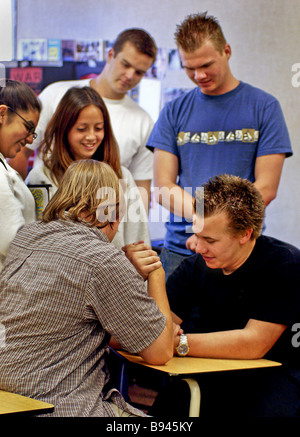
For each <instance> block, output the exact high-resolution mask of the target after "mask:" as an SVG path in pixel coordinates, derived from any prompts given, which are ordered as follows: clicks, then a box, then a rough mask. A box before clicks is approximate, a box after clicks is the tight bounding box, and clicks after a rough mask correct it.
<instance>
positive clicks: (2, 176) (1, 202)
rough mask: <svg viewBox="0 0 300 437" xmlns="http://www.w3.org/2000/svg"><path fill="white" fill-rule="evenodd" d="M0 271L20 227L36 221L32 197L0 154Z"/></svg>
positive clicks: (21, 180)
mask: <svg viewBox="0 0 300 437" xmlns="http://www.w3.org/2000/svg"><path fill="white" fill-rule="evenodd" d="M0 160H1V161H2V162H0V271H1V269H2V266H3V263H4V260H5V258H6V254H7V251H8V249H9V246H10V243H11V242H12V240H13V239H14V238H15V235H16V233H17V231H18V230H19V229H20V228H21V226H23V225H25V224H27V223H31V222H33V221H34V220H35V219H36V215H35V202H34V198H33V195H32V194H31V192H30V190H29V189H28V188H27V186H26V185H25V183H24V181H23V179H22V178H21V176H20V175H19V173H17V172H16V171H15V170H14V169H13V168H11V167H10V166H9V165H8V164H7V162H6V160H5V158H4V156H3V155H2V154H1V153H0Z"/></svg>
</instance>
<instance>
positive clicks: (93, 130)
mask: <svg viewBox="0 0 300 437" xmlns="http://www.w3.org/2000/svg"><path fill="white" fill-rule="evenodd" d="M104 135H105V131H104V119H103V114H102V111H101V110H100V109H99V108H98V107H97V106H95V105H89V106H86V107H85V108H83V109H82V110H81V111H80V113H79V116H78V118H77V120H76V122H75V124H74V126H73V127H72V128H71V129H70V132H69V134H68V141H69V145H70V151H71V153H72V155H73V156H74V159H75V160H79V159H91V158H92V157H93V155H94V154H95V152H96V150H97V149H98V147H99V146H100V145H101V143H102V141H103V138H104Z"/></svg>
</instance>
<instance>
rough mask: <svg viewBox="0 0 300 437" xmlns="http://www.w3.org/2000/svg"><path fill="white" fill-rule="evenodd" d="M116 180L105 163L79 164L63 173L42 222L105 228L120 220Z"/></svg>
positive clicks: (88, 162)
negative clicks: (78, 222) (80, 222)
mask: <svg viewBox="0 0 300 437" xmlns="http://www.w3.org/2000/svg"><path fill="white" fill-rule="evenodd" d="M120 194H121V196H122V193H120V187H119V178H118V176H117V174H116V173H115V172H114V170H113V169H112V168H111V167H110V166H109V165H108V164H106V163H104V162H100V161H96V160H93V159H87V160H79V161H75V162H74V163H73V164H71V165H70V166H69V167H68V169H67V170H66V172H65V174H64V176H63V178H62V180H61V182H60V184H59V186H58V189H57V191H56V193H55V194H54V196H53V197H52V199H51V200H50V202H49V203H48V205H47V206H46V208H45V211H44V214H43V220H42V221H43V222H46V223H48V222H50V221H53V220H58V219H60V220H72V221H75V222H77V221H82V219H84V220H85V221H87V222H88V223H89V224H90V225H91V226H97V227H105V226H106V225H108V224H110V223H112V222H114V221H116V220H119V218H120Z"/></svg>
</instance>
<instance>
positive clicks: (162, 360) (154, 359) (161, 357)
mask: <svg viewBox="0 0 300 437" xmlns="http://www.w3.org/2000/svg"><path fill="white" fill-rule="evenodd" d="M140 356H141V357H142V358H143V360H144V361H146V363H148V364H151V365H153V366H163V365H164V364H166V363H167V362H168V361H170V359H171V358H173V349H171V350H170V351H168V350H163V351H161V352H159V353H157V352H155V353H152V352H150V351H146V350H144V351H142V352H141V353H140Z"/></svg>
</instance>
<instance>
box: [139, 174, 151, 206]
mask: <svg viewBox="0 0 300 437" xmlns="http://www.w3.org/2000/svg"><path fill="white" fill-rule="evenodd" d="M135 183H136V186H137V187H138V189H139V190H140V195H141V198H142V201H143V204H144V207H145V210H146V213H147V215H148V212H149V205H150V191H151V180H150V179H149V180H136V181H135Z"/></svg>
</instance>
